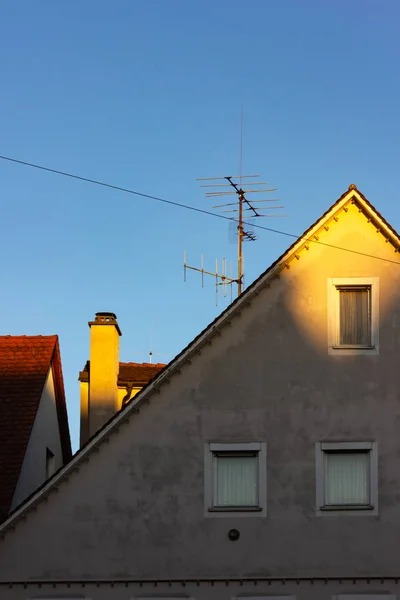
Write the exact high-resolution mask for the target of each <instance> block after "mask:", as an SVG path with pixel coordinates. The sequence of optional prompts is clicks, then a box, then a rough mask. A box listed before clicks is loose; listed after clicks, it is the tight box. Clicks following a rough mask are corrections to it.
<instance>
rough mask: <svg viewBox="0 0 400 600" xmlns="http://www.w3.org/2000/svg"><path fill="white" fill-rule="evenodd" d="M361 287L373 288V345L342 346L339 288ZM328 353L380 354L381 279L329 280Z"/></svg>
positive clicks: (347, 278) (333, 278)
mask: <svg viewBox="0 0 400 600" xmlns="http://www.w3.org/2000/svg"><path fill="white" fill-rule="evenodd" d="M341 286H343V287H345V286H354V287H357V286H360V287H369V288H371V292H370V302H371V345H370V346H341V345H340V343H339V327H340V315H339V306H340V305H339V303H340V299H339V295H340V291H339V288H340V287H341ZM328 353H329V354H331V355H345V354H346V355H347V356H354V355H376V354H379V277H339V278H338V277H331V278H329V279H328Z"/></svg>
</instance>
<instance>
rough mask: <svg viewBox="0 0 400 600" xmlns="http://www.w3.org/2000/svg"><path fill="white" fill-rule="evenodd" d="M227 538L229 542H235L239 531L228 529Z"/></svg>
mask: <svg viewBox="0 0 400 600" xmlns="http://www.w3.org/2000/svg"><path fill="white" fill-rule="evenodd" d="M228 538H229V539H230V540H231V542H237V540H238V539H239V538H240V531H239V530H238V529H230V530H229V533H228Z"/></svg>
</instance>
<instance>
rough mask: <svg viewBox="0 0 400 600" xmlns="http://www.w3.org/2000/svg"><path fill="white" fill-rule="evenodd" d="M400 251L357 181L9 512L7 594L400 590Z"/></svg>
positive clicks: (152, 596)
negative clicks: (51, 475)
mask: <svg viewBox="0 0 400 600" xmlns="http://www.w3.org/2000/svg"><path fill="white" fill-rule="evenodd" d="M399 250H400V239H399V237H398V235H397V234H396V232H395V231H394V230H393V229H392V228H391V227H390V225H389V224H388V223H387V222H386V221H385V220H384V219H383V217H382V216H381V215H380V214H379V213H378V212H377V211H376V209H375V208H374V207H373V206H372V205H371V204H370V203H369V202H368V201H367V200H366V199H365V198H364V196H363V195H362V194H361V193H360V192H359V191H358V190H357V189H356V188H355V186H350V188H349V190H348V191H347V192H346V193H345V194H343V196H342V197H341V198H340V199H339V200H338V201H337V202H336V203H335V204H334V205H333V206H332V207H331V208H330V209H329V210H328V211H327V212H326V213H325V214H324V215H323V216H322V217H321V219H319V220H318V221H317V222H316V223H315V224H314V225H313V226H312V227H311V228H310V229H309V230H308V231H307V232H306V233H305V234H304V236H303V237H302V238H301V239H300V240H298V241H297V242H296V243H295V244H294V245H293V246H292V247H291V248H289V250H288V251H287V252H286V253H285V254H284V255H282V256H281V257H280V258H279V259H277V261H276V262H275V263H274V264H273V265H272V266H271V267H270V268H269V269H268V270H267V271H266V272H265V273H263V274H262V275H261V277H260V278H259V279H258V280H257V281H256V282H254V284H253V285H252V286H251V287H249V288H248V289H247V290H246V291H245V292H244V293H243V294H242V296H240V297H239V298H238V299H237V300H236V301H235V302H234V303H233V304H232V305H230V306H229V307H228V308H227V309H226V310H225V311H224V312H223V313H222V314H221V315H220V316H219V317H218V318H217V319H216V320H215V321H214V322H213V323H211V324H210V325H209V326H208V327H207V328H206V329H205V330H204V331H203V332H202V333H200V334H199V336H198V337H197V338H196V339H195V340H193V342H192V343H191V344H190V345H189V346H188V347H187V348H185V349H184V350H183V351H182V352H181V354H180V355H178V356H177V357H176V359H175V360H174V361H172V363H170V365H168V366H167V367H166V368H165V369H163V371H162V372H160V373H159V375H158V376H157V377H156V378H155V379H154V380H153V381H151V382H150V383H149V384H148V385H147V386H146V387H145V388H144V389H143V390H142V391H140V392H139V393H138V394H137V395H136V396H135V397H134V398H133V400H132V401H131V402H129V403H128V404H127V405H126V407H125V408H124V409H123V410H121V411H120V412H119V413H118V414H117V415H116V416H114V417H113V418H112V419H111V420H110V421H109V422H108V423H106V424H105V425H104V426H103V428H102V430H101V431H100V433H99V434H98V435H97V436H94V437H93V438H92V439H91V440H90V441H89V442H88V443H87V445H86V446H85V447H84V448H83V449H82V450H81V451H80V452H79V453H78V454H77V455H75V457H74V458H73V459H72V461H71V462H70V463H69V465H68V466H67V467H65V468H64V469H63V470H62V471H61V472H60V473H59V474H58V475H56V476H55V477H54V478H53V479H52V480H51V481H50V482H49V483H48V484H47V485H46V486H44V488H43V489H42V490H41V491H40V493H38V494H37V495H36V496H34V497H33V498H32V499H31V500H30V501H29V502H28V503H26V504H25V505H24V506H23V507H22V508H21V509H20V510H19V511H16V512H15V513H14V515H12V516H11V517H10V519H9V520H8V521H6V522H5V523H4V524H3V526H2V527H1V528H0V536H2V539H1V541H0V580H1V581H2V584H1V585H0V598H1V600H3V598H7V599H8V598H10V599H11V600H25V599H26V598H30V599H31V600H32V599H33V598H37V599H38V598H40V599H41V600H44V599H46V600H50V599H51V600H54V599H55V598H57V599H64V600H65V599H68V600H71V599H72V598H74V599H76V598H80V599H89V598H90V599H91V600H105V599H106V598H107V599H109V598H112V599H113V600H114V599H115V600H128V599H132V598H136V599H137V600H138V599H141V600H143V599H144V598H146V599H147V600H156V599H157V600H161V599H164V598H165V599H167V598H168V599H177V598H180V599H182V598H196V599H199V600H205V599H210V600H214V599H215V600H216V599H217V598H218V599H220V600H228V599H238V598H241V599H244V598H251V599H252V600H264V599H267V598H268V599H271V598H277V597H279V598H280V599H282V598H283V599H284V600H285V599H288V600H289V599H290V600H292V599H294V598H298V599H299V600H303V599H304V600H306V599H310V600H314V599H315V600H316V599H317V598H318V599H322V600H325V599H326V600H328V599H332V598H333V599H336V600H357V599H358V600H366V599H368V600H375V599H378V598H379V600H393V599H394V598H396V597H397V595H398V594H399V593H400V592H399V583H398V581H399V579H400V565H399V560H398V556H397V545H398V539H399V534H400V504H399V501H398V500H399V498H400V470H399V457H400V437H399V435H398V431H397V430H398V426H399V423H400V392H399V377H398V363H399V360H400V336H399V328H400V268H399V267H400V261H399V259H398V251H399ZM113 327H117V325H116V324H114V325H113ZM44 540H45V541H44Z"/></svg>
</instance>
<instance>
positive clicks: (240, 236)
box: [237, 188, 243, 296]
mask: <svg viewBox="0 0 400 600" xmlns="http://www.w3.org/2000/svg"><path fill="white" fill-rule="evenodd" d="M237 229H238V276H237V279H238V281H237V286H238V296H240V294H241V293H242V283H243V249H242V244H243V191H242V189H241V188H240V192H239V223H238V228H237Z"/></svg>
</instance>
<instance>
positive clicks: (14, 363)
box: [0, 335, 72, 522]
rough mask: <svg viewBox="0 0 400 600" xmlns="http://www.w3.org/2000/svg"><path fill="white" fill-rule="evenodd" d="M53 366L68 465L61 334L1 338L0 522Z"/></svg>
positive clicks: (59, 417) (62, 441) (6, 507)
mask: <svg viewBox="0 0 400 600" xmlns="http://www.w3.org/2000/svg"><path fill="white" fill-rule="evenodd" d="M51 365H52V366H53V373H54V387H55V395H56V403H57V413H58V422H59V427H60V436H61V446H62V450H63V459H64V463H66V462H68V461H69V460H70V459H71V457H72V452H71V443H70V437H69V428H68V420H67V410H66V404H65V395H64V382H63V377H62V368H61V359H60V350H59V345H58V336H56V335H52V336H45V337H44V336H9V335H7V336H0V522H1V521H3V520H4V519H5V518H6V516H7V514H8V512H9V509H10V505H11V502H12V498H13V495H14V491H15V487H16V485H17V482H18V478H19V474H20V471H21V466H22V462H23V459H24V456H25V451H26V448H27V445H28V442H29V438H30V434H31V431H32V427H33V423H34V421H35V417H36V413H37V410H38V408H39V403H40V399H41V396H42V391H43V387H44V384H45V381H46V377H47V374H48V372H49V368H50V366H51Z"/></svg>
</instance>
